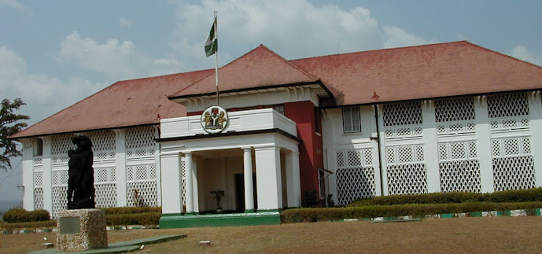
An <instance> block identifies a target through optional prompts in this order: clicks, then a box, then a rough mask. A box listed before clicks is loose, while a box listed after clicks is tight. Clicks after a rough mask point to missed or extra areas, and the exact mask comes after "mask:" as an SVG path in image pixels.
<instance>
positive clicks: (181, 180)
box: [179, 159, 186, 206]
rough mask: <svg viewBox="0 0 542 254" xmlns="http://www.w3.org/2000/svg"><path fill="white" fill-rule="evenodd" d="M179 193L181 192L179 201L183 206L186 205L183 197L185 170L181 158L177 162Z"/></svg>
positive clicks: (184, 191)
mask: <svg viewBox="0 0 542 254" xmlns="http://www.w3.org/2000/svg"><path fill="white" fill-rule="evenodd" d="M179 166H180V167H179V186H180V188H179V193H180V194H181V196H180V197H181V201H182V204H183V206H186V199H185V198H184V197H185V195H186V171H185V164H184V160H182V159H181V161H180V162H179Z"/></svg>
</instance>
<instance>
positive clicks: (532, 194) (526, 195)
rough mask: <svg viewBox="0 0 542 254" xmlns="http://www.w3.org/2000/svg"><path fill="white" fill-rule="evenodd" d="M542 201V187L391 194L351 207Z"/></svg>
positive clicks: (355, 202)
mask: <svg viewBox="0 0 542 254" xmlns="http://www.w3.org/2000/svg"><path fill="white" fill-rule="evenodd" d="M534 201H542V188H534V189H528V190H511V191H498V192H493V193H472V192H446V193H427V194H414V195H391V196H383V197H374V198H371V199H363V200H359V201H354V202H352V203H351V204H350V205H348V206H349V207H361V206H369V205H400V204H442V203H465V202H534Z"/></svg>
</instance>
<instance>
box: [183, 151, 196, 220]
mask: <svg viewBox="0 0 542 254" xmlns="http://www.w3.org/2000/svg"><path fill="white" fill-rule="evenodd" d="M184 170H185V175H186V191H185V192H184V193H185V195H186V196H185V197H184V198H185V200H186V213H188V214H192V213H194V203H193V202H194V200H193V184H192V153H191V152H185V153H184Z"/></svg>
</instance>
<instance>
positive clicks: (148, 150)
mask: <svg viewBox="0 0 542 254" xmlns="http://www.w3.org/2000/svg"><path fill="white" fill-rule="evenodd" d="M154 133H155V131H154V128H153V127H152V126H147V127H137V128H130V129H127V130H126V157H127V158H128V159H134V158H141V157H149V156H154V151H155V149H156V141H155V140H154V138H155V134H154Z"/></svg>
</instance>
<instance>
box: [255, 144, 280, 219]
mask: <svg viewBox="0 0 542 254" xmlns="http://www.w3.org/2000/svg"><path fill="white" fill-rule="evenodd" d="M255 151H256V152H255V153H256V181H257V184H256V185H257V190H256V191H257V193H258V210H276V209H280V208H282V186H281V175H280V173H281V172H280V149H279V147H276V146H268V147H258V148H255Z"/></svg>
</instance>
